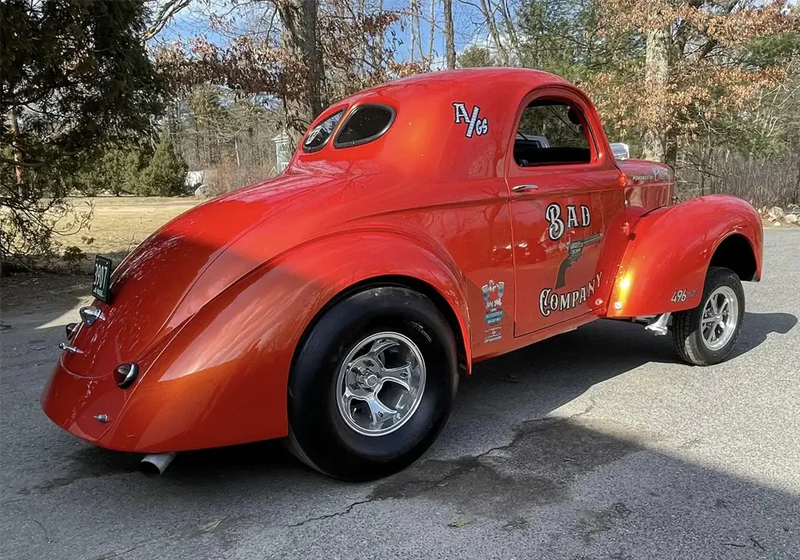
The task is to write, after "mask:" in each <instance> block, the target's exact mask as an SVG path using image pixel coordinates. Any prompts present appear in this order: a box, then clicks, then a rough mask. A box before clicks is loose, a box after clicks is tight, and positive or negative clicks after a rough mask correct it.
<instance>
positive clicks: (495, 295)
mask: <svg viewBox="0 0 800 560" xmlns="http://www.w3.org/2000/svg"><path fill="white" fill-rule="evenodd" d="M505 291H506V283H505V282H495V281H494V280H489V283H488V284H484V285H483V286H482V287H481V292H483V303H484V306H485V308H486V313H485V314H484V316H483V320H484V321H485V322H486V324H487V325H494V324H496V323H499V322H500V321H502V320H503V316H504V315H505V311H503V295H505Z"/></svg>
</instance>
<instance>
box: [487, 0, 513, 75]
mask: <svg viewBox="0 0 800 560" xmlns="http://www.w3.org/2000/svg"><path fill="white" fill-rule="evenodd" d="M481 12H483V17H484V18H485V19H486V25H487V26H488V27H489V35H490V36H491V38H492V41H493V42H494V46H495V48H496V49H497V58H498V61H499V62H500V66H508V64H509V61H510V57H509V56H508V51H507V50H506V47H505V45H504V44H503V41H502V40H501V38H500V32H499V31H498V30H497V22H495V19H494V12H495V10H494V6H492V5H491V3H490V0H481Z"/></svg>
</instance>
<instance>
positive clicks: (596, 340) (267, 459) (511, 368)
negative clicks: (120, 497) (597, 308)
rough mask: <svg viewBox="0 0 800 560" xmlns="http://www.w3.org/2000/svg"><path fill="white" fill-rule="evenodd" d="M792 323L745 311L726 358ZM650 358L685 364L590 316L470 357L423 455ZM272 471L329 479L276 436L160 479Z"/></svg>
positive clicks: (90, 458) (131, 462)
mask: <svg viewBox="0 0 800 560" xmlns="http://www.w3.org/2000/svg"><path fill="white" fill-rule="evenodd" d="M796 325H797V318H796V317H795V316H794V315H791V314H788V313H747V314H746V317H745V322H744V325H743V328H742V335H741V338H740V344H742V347H741V348H740V349H739V351H738V352H737V353H736V354H735V355H734V356H733V357H732V359H735V358H737V357H739V356H741V355H743V354H746V353H747V352H749V351H751V350H753V349H755V348H757V347H758V346H759V345H760V344H762V343H763V342H764V341H765V340H766V339H767V338H768V337H769V336H770V335H772V334H779V335H785V334H786V333H788V332H789V331H790V330H791V329H792V328H794V327H795V326H796ZM653 362H657V363H663V364H674V365H675V366H676V367H684V366H683V364H682V363H681V362H680V360H679V358H678V356H677V354H676V353H675V351H674V349H673V345H672V340H671V337H669V336H654V335H653V334H651V333H649V332H648V331H645V330H644V329H643V328H642V326H641V325H636V324H632V323H626V322H621V321H597V322H595V323H592V324H589V325H586V326H584V327H581V328H579V329H577V330H575V331H572V332H568V333H565V334H562V335H558V336H555V337H553V338H550V339H547V340H544V341H542V342H539V343H537V344H533V345H531V346H528V347H525V348H522V349H520V350H517V351H515V352H512V353H509V354H506V355H503V356H499V357H497V358H493V359H490V360H487V361H485V362H481V363H479V364H476V366H475V368H474V372H473V374H472V375H471V376H470V377H468V378H462V380H461V383H460V387H459V393H458V397H457V401H456V405H455V408H454V411H453V415H452V416H451V419H450V422H449V424H448V426H447V428H446V429H445V431H444V432H443V434H442V435H441V436H440V437H439V439H438V440H437V443H435V444H434V446H433V448H432V450H431V451H429V452H428V454H427V455H426V457H430V458H433V459H434V460H440V459H447V460H450V459H459V458H462V457H464V456H470V455H475V454H479V453H480V452H481V451H482V450H483V449H485V448H486V447H487V446H489V447H491V446H492V445H493V444H494V443H495V442H496V440H497V439H498V437H499V438H500V439H503V436H502V435H500V434H502V433H503V432H504V433H505V434H506V435H505V437H506V439H507V438H510V437H512V435H513V434H514V433H515V431H516V430H518V429H519V427H520V426H522V425H524V424H525V423H526V422H532V421H537V420H542V419H544V418H546V417H547V416H548V414H550V413H551V412H552V411H554V410H556V409H558V408H560V407H562V406H563V405H565V404H567V403H569V402H571V401H573V400H574V399H576V398H577V397H579V396H580V395H582V394H583V393H585V392H586V391H587V390H588V389H590V388H591V387H593V386H595V385H597V384H600V383H603V382H604V381H608V380H610V379H612V378H614V377H616V376H618V375H621V374H626V373H629V372H632V371H633V370H635V369H637V368H639V367H640V366H643V365H645V364H648V363H653ZM685 367H691V366H685ZM487 426H492V429H491V430H488V429H487ZM73 458H74V459H76V461H77V463H78V464H79V467H78V468H77V471H79V472H81V473H83V475H86V476H92V474H87V473H97V474H98V475H99V474H100V473H102V472H103V471H105V470H109V471H112V472H113V471H117V472H131V471H135V470H138V460H139V459H140V458H141V455H135V454H120V453H117V452H109V451H106V450H103V449H100V448H95V447H86V448H83V449H81V450H79V451H78V452H76V453H75V454H74V456H73ZM277 473H284V474H285V475H287V476H289V473H292V476H309V477H313V478H317V477H320V478H322V479H323V480H328V479H326V478H324V477H322V476H321V475H319V474H318V473H315V472H314V471H312V470H311V469H308V468H305V467H303V466H301V464H300V463H299V461H297V460H296V459H295V458H294V457H293V456H292V455H291V454H290V453H289V451H288V450H287V449H286V448H285V447H284V445H283V444H282V442H280V441H268V442H259V443H252V444H246V445H238V446H232V447H225V448H219V449H209V450H201V451H192V452H184V453H180V454H178V456H177V458H176V459H175V461H174V462H173V464H172V465H171V466H170V467H169V470H168V474H167V475H166V478H169V479H170V480H171V481H172V482H171V483H174V484H179V485H187V486H192V485H194V484H200V485H205V484H211V482H210V481H212V480H218V479H229V478H230V477H235V478H237V479H240V478H242V477H243V478H245V479H251V480H252V481H253V483H256V481H258V480H262V479H263V477H264V476H265V475H268V476H273V475H275V474H277Z"/></svg>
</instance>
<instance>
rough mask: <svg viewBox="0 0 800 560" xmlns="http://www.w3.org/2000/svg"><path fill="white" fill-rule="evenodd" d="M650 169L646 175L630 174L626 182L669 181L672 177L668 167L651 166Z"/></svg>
mask: <svg viewBox="0 0 800 560" xmlns="http://www.w3.org/2000/svg"><path fill="white" fill-rule="evenodd" d="M651 171H652V173H650V174H648V175H633V176H631V177H630V180H629V181H628V183H629V184H632V183H649V182H651V181H669V180H670V179H672V171H670V170H669V169H662V168H661V167H656V166H653V167H652V168H651Z"/></svg>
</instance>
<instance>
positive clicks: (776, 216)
mask: <svg viewBox="0 0 800 560" xmlns="http://www.w3.org/2000/svg"><path fill="white" fill-rule="evenodd" d="M783 215H784V214H783V209H781V207H780V206H773V207H772V208H770V209H769V210H768V211H767V216H769V217H770V219H771V220H782V219H783Z"/></svg>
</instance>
